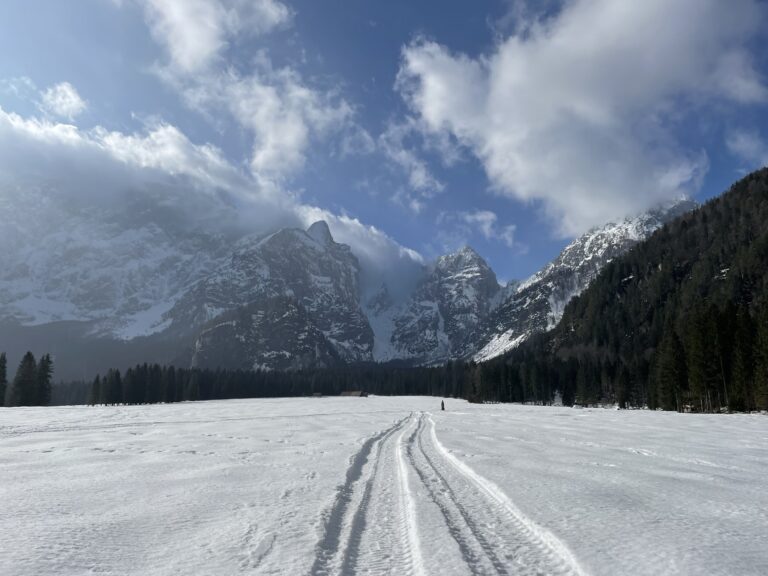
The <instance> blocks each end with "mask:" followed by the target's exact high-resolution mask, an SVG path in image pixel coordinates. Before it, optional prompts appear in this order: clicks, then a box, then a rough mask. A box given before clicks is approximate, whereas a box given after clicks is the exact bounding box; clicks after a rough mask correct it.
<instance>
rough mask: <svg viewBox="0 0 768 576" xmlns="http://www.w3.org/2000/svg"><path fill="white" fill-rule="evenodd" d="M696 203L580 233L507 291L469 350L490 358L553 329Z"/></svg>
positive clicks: (669, 206) (678, 203) (668, 205)
mask: <svg viewBox="0 0 768 576" xmlns="http://www.w3.org/2000/svg"><path fill="white" fill-rule="evenodd" d="M695 207H696V203H695V202H693V201H691V200H689V199H687V198H682V199H678V200H676V201H672V202H668V203H666V204H663V205H661V206H659V207H657V208H655V209H653V210H650V211H648V212H644V213H642V214H639V215H636V216H631V217H627V218H625V219H624V220H621V221H619V222H611V223H608V224H606V225H605V226H601V227H599V228H593V229H592V230H590V231H589V232H587V233H585V234H584V235H582V236H581V237H579V238H577V239H576V240H574V241H573V242H571V243H570V244H569V245H568V246H566V247H565V248H564V249H563V251H562V252H561V253H560V255H559V256H558V257H557V258H556V259H555V260H553V261H552V262H550V263H549V264H547V265H546V266H545V267H544V268H542V269H541V270H540V271H539V272H537V273H536V274H534V275H533V276H531V277H530V278H528V280H526V281H525V282H522V283H520V284H519V285H518V286H517V287H516V288H514V287H513V288H512V289H511V290H510V289H509V288H508V289H505V290H504V293H503V294H502V296H501V297H500V300H501V302H500V304H499V305H498V306H496V307H494V308H493V309H492V312H491V313H490V314H489V316H488V317H487V318H486V319H485V320H484V322H483V323H482V324H481V325H480V327H479V328H478V330H477V332H476V334H475V335H473V336H472V337H471V338H470V347H469V348H468V349H467V351H466V355H467V356H473V357H474V358H475V360H478V361H483V360H488V359H490V358H493V357H494V356H498V355H501V354H503V353H505V352H507V351H508V350H511V349H512V348H514V347H516V346H518V345H519V344H520V343H522V342H524V341H525V340H526V339H527V338H528V337H529V336H530V335H531V334H533V333H535V332H541V331H544V330H549V329H551V328H554V327H555V326H556V325H557V323H558V322H559V321H560V318H561V317H562V315H563V312H564V310H565V306H566V304H567V303H568V302H569V301H570V300H571V299H572V298H573V297H574V296H577V295H578V294H580V293H581V292H582V291H583V290H584V289H585V288H586V287H587V286H589V284H590V283H591V282H592V280H593V279H594V278H595V277H596V276H597V275H598V274H599V273H600V270H602V268H603V266H605V265H606V264H607V263H608V262H610V261H611V260H613V259H614V258H617V257H619V256H621V255H622V254H624V253H625V252H627V251H628V250H629V249H630V248H632V246H634V245H635V244H636V243H637V242H640V241H642V240H644V239H646V238H648V237H649V236H650V235H651V234H653V233H654V232H655V231H656V230H658V229H659V228H661V227H662V226H663V225H664V224H665V223H666V222H669V221H671V220H673V219H675V218H677V217H678V216H680V215H682V214H684V213H686V212H688V211H690V210H692V209H694V208H695ZM472 346H474V347H475V348H474V350H472V349H471V347H472Z"/></svg>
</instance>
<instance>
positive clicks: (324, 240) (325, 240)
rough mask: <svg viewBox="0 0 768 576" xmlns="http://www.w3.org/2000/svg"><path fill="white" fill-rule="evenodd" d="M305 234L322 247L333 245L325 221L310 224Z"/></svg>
mask: <svg viewBox="0 0 768 576" xmlns="http://www.w3.org/2000/svg"><path fill="white" fill-rule="evenodd" d="M307 234H309V235H310V236H311V237H312V238H313V239H314V240H317V241H318V242H319V243H320V244H322V245H324V246H327V245H328V244H332V243H333V236H331V230H330V228H328V223H327V222H326V221H325V220H318V221H317V222H315V223H314V224H312V226H310V227H309V228H307Z"/></svg>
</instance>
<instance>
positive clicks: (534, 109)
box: [396, 0, 768, 235]
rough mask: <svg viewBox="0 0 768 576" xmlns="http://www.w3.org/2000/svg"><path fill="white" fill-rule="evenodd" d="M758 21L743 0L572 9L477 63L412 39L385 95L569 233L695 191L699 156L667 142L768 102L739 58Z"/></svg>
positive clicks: (610, 1) (498, 186)
mask: <svg viewBox="0 0 768 576" xmlns="http://www.w3.org/2000/svg"><path fill="white" fill-rule="evenodd" d="M765 17H766V13H765V8H764V7H763V6H761V5H760V4H759V3H757V2H755V1H753V0H734V1H733V2H729V3H727V4H724V3H722V2H719V1H717V0H675V1H674V2H669V1H667V0H647V1H644V2H632V1H615V0H573V1H571V2H567V3H565V4H564V5H563V6H562V8H561V10H560V11H559V12H557V13H555V14H554V15H550V16H549V17H547V18H546V19H544V20H531V21H527V22H522V23H521V25H519V26H517V27H516V30H515V32H514V33H512V35H510V36H509V37H507V38H506V39H504V40H502V41H500V43H499V44H498V45H497V46H496V47H495V48H494V50H493V51H492V52H491V53H490V54H487V55H485V56H481V57H478V58H470V57H469V56H466V55H463V54H456V53H453V52H451V51H450V49H449V48H447V47H445V46H442V45H440V44H438V43H436V42H434V41H430V40H426V39H423V38H421V39H417V40H415V41H414V42H413V43H411V44H410V45H408V46H406V47H405V48H404V49H403V54H402V62H401V68H400V71H399V74H398V79H397V83H396V88H397V89H398V91H399V92H400V94H401V95H402V96H403V98H404V99H405V101H406V102H407V104H408V105H409V107H410V109H411V112H412V113H413V114H414V115H415V116H416V118H417V120H418V122H419V125H420V126H421V127H423V129H424V130H425V131H427V132H428V133H431V134H449V135H451V136H452V137H454V138H456V139H457V140H458V142H460V143H461V144H462V145H463V146H464V147H466V149H468V150H470V151H471V152H472V153H473V154H474V155H475V156H476V157H477V158H478V159H479V160H480V161H481V162H482V165H483V167H484V169H485V171H486V173H487V175H488V178H489V180H490V181H491V184H492V185H493V187H494V189H495V190H496V191H498V192H499V193H500V194H504V195H508V196H510V197H512V198H516V199H518V200H521V201H527V202H531V201H533V202H537V203H541V205H542V206H543V208H544V210H545V211H546V213H547V214H548V215H549V216H550V217H551V218H552V220H553V221H554V222H555V223H556V225H557V228H558V229H559V231H560V232H561V233H562V234H563V235H576V234H579V233H580V232H583V231H584V230H585V229H587V228H589V227H590V226H593V225H597V224H600V223H603V222H606V221H609V220H612V219H614V218H617V217H620V216H622V215H624V214H626V213H629V212H636V211H639V210H642V209H645V208H648V207H649V206H651V205H653V204H655V203H657V202H659V201H662V200H664V199H667V198H670V197H675V196H678V195H680V194H681V193H689V194H690V193H695V192H696V191H697V190H698V188H699V186H700V183H701V180H702V178H703V176H704V174H705V173H706V171H707V169H708V159H707V156H706V153H705V152H704V151H702V150H697V149H692V148H689V147H686V146H685V145H684V144H683V143H682V142H681V141H680V140H679V139H678V137H677V130H678V128H679V125H680V124H681V123H682V122H683V121H684V120H685V119H686V117H687V116H688V115H695V114H697V113H698V112H701V111H702V110H705V109H706V110H713V109H714V108H715V105H716V104H718V103H723V102H724V103H727V104H729V105H731V106H735V105H755V104H764V103H766V101H768V89H766V86H765V83H764V82H763V79H762V78H761V77H760V75H759V74H758V72H757V71H756V70H755V66H754V62H753V58H752V56H751V54H750V52H749V43H750V42H751V41H752V40H755V39H756V38H757V37H758V36H759V34H760V33H761V23H762V22H764V21H765Z"/></svg>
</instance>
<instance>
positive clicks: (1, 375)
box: [0, 352, 8, 406]
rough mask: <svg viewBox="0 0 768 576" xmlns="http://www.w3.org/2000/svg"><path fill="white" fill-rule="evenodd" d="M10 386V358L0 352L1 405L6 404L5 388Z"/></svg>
mask: <svg viewBox="0 0 768 576" xmlns="http://www.w3.org/2000/svg"><path fill="white" fill-rule="evenodd" d="M7 387H8V360H7V359H6V357H5V352H3V353H2V354H0V406H5V390H6V388H7Z"/></svg>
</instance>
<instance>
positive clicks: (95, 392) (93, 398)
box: [88, 374, 102, 406]
mask: <svg viewBox="0 0 768 576" xmlns="http://www.w3.org/2000/svg"><path fill="white" fill-rule="evenodd" d="M101 402H102V400H101V376H99V375H98V374H97V375H96V378H94V379H93V384H92V385H91V395H90V396H89V397H88V404H90V405H91V406H96V404H101Z"/></svg>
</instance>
